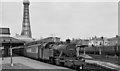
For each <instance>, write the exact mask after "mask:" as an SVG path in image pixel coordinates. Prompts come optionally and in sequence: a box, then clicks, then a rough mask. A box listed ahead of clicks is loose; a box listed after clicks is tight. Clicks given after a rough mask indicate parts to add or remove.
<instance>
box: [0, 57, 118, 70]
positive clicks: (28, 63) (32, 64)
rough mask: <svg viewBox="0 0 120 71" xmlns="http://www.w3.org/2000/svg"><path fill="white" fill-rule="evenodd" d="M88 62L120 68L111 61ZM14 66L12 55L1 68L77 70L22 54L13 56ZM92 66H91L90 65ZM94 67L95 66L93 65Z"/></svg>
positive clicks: (0, 64)
mask: <svg viewBox="0 0 120 71" xmlns="http://www.w3.org/2000/svg"><path fill="white" fill-rule="evenodd" d="M0 60H2V58H0ZM86 62H87V63H91V64H97V65H100V66H103V67H107V68H110V69H116V70H119V71H120V69H119V67H120V66H118V65H115V64H112V63H109V62H103V61H97V60H89V59H88V60H86ZM13 64H14V66H13V67H10V57H5V58H4V60H3V61H1V62H0V66H1V68H2V69H3V70H4V69H30V70H32V69H42V70H44V69H50V70H56V71H58V70H60V71H63V70H65V71H67V70H68V71H75V70H69V68H66V67H61V66H56V65H51V64H48V63H43V62H40V61H37V60H33V59H30V58H26V57H22V56H18V57H13ZM90 68H91V67H90ZM93 68H94V67H93Z"/></svg>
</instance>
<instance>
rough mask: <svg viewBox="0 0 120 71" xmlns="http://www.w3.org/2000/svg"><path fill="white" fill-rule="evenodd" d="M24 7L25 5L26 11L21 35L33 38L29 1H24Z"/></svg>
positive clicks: (24, 11)
mask: <svg viewBox="0 0 120 71" xmlns="http://www.w3.org/2000/svg"><path fill="white" fill-rule="evenodd" d="M23 5H24V10H23V23H22V32H21V35H22V36H26V37H29V38H31V37H32V34H31V27H30V18H29V5H30V2H29V0H24V1H23Z"/></svg>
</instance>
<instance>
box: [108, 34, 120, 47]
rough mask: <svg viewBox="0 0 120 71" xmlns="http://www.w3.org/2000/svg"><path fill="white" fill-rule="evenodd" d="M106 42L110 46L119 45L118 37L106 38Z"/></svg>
mask: <svg viewBox="0 0 120 71" xmlns="http://www.w3.org/2000/svg"><path fill="white" fill-rule="evenodd" d="M108 41H109V45H110V46H115V45H120V36H118V37H112V38H108Z"/></svg>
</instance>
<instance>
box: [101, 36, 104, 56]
mask: <svg viewBox="0 0 120 71" xmlns="http://www.w3.org/2000/svg"><path fill="white" fill-rule="evenodd" d="M101 39H102V43H103V44H102V46H103V54H104V37H103V36H102V37H101Z"/></svg>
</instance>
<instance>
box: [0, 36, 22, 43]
mask: <svg viewBox="0 0 120 71" xmlns="http://www.w3.org/2000/svg"><path fill="white" fill-rule="evenodd" d="M10 40H11V41H10ZM0 43H24V41H21V40H18V39H15V38H13V37H0Z"/></svg>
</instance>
